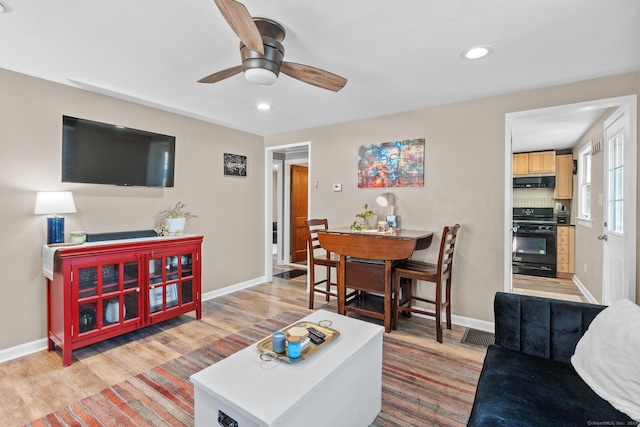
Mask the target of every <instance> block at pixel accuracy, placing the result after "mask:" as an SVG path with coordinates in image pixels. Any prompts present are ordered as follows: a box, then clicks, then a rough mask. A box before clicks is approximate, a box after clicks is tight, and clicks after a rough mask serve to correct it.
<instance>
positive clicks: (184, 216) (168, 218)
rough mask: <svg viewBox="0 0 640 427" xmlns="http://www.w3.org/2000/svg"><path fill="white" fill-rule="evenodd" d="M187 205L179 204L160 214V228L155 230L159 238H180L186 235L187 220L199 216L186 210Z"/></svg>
mask: <svg viewBox="0 0 640 427" xmlns="http://www.w3.org/2000/svg"><path fill="white" fill-rule="evenodd" d="M186 207H187V204H186V203H184V202H178V203H176V204H175V206H173V207H170V208H167V209H165V210H163V211H162V212H160V215H159V221H158V227H156V228H155V229H154V231H155V232H156V234H157V235H158V236H179V235H181V234H184V227H185V225H186V223H187V220H188V219H190V218H194V217H196V216H197V215H194V214H192V213H191V212H188V211H187V210H185V208H186Z"/></svg>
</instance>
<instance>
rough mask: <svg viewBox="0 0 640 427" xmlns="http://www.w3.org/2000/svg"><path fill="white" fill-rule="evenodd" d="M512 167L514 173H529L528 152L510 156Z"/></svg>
mask: <svg viewBox="0 0 640 427" xmlns="http://www.w3.org/2000/svg"><path fill="white" fill-rule="evenodd" d="M512 169H513V174H514V175H526V174H528V173H529V153H517V154H514V155H513V157H512Z"/></svg>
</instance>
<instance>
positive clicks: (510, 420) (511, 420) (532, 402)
mask: <svg viewBox="0 0 640 427" xmlns="http://www.w3.org/2000/svg"><path fill="white" fill-rule="evenodd" d="M617 421H620V422H621V423H624V424H620V425H625V426H627V425H633V424H628V422H633V420H631V419H630V418H629V417H628V416H626V415H625V414H623V413H621V412H619V411H618V410H616V409H615V408H614V407H613V406H611V404H609V403H608V402H607V401H606V400H604V399H602V398H600V397H599V396H598V395H597V394H596V393H595V392H594V391H593V390H591V388H589V386H588V385H587V384H586V383H585V382H584V381H583V380H582V379H581V378H580V376H579V375H578V374H577V373H576V371H575V370H574V369H573V367H572V366H571V364H569V363H563V362H558V361H555V360H552V359H547V358H543V357H537V356H532V355H528V354H524V353H521V352H518V351H514V350H509V349H506V348H502V347H499V346H496V345H491V346H490V347H489V349H488V350H487V355H486V357H485V360H484V365H483V367H482V372H481V374H480V379H479V382H478V388H477V390H476V397H475V402H474V404H473V409H472V411H471V417H470V418H469V423H468V425H469V426H476V427H477V426H491V427H496V426H510V427H515V426H527V427H528V426H587V425H598V424H596V423H597V422H601V423H602V422H614V424H608V425H617V424H615V422H617ZM601 425H602V424H601Z"/></svg>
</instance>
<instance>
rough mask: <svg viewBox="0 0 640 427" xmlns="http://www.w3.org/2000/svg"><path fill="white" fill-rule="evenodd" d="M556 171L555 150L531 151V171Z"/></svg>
mask: <svg viewBox="0 0 640 427" xmlns="http://www.w3.org/2000/svg"><path fill="white" fill-rule="evenodd" d="M555 171H556V152H555V151H537V152H534V153H529V173H554V172H555Z"/></svg>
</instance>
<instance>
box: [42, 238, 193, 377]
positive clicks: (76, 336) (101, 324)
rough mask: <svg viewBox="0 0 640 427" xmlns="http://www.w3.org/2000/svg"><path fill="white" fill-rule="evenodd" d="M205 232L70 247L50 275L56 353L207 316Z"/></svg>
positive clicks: (66, 360)
mask: <svg viewBox="0 0 640 427" xmlns="http://www.w3.org/2000/svg"><path fill="white" fill-rule="evenodd" d="M202 239H203V237H202V236H182V237H158V238H149V239H135V240H130V241H127V240H117V241H110V242H94V243H85V244H83V245H78V246H62V247H60V248H58V249H57V250H56V252H55V255H54V275H53V280H47V308H48V313H47V323H48V336H49V350H53V349H54V347H55V346H56V345H58V346H59V347H60V348H61V349H62V359H63V365H64V366H68V365H70V364H71V352H72V350H74V349H77V348H80V347H84V346H86V345H90V344H93V343H96V342H99V341H102V340H105V339H107V338H111V337H114V336H116V335H120V334H123V333H126V332H130V331H133V330H136V329H139V328H142V327H144V326H146V325H150V324H152V323H156V322H160V321H163V320H167V319H170V318H172V317H176V316H179V315H181V314H185V313H188V312H191V311H195V315H196V318H197V319H200V318H201V282H200V274H201V246H202Z"/></svg>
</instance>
